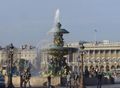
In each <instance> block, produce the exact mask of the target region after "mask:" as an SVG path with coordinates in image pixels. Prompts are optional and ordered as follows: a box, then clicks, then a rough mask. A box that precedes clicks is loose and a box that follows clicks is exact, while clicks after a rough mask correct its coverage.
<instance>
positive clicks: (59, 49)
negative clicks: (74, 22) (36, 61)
mask: <svg viewBox="0 0 120 88" xmlns="http://www.w3.org/2000/svg"><path fill="white" fill-rule="evenodd" d="M59 13H60V11H59V9H57V11H56V14H55V26H54V27H53V29H52V30H51V31H50V33H53V34H54V38H53V44H51V45H49V47H47V48H46V49H45V51H47V53H48V54H49V55H51V59H50V60H49V67H48V70H49V73H50V74H51V75H62V74H64V75H65V74H67V73H68V72H69V71H70V67H69V65H68V64H67V61H66V59H67V58H65V55H68V54H69V53H68V52H69V51H71V52H72V53H73V52H76V51H77V49H76V48H72V47H68V46H65V45H64V39H63V35H64V34H68V33H69V32H68V31H67V30H66V29H62V28H61V26H62V25H61V23H60V17H59Z"/></svg>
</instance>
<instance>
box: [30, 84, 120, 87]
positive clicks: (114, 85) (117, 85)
mask: <svg viewBox="0 0 120 88" xmlns="http://www.w3.org/2000/svg"><path fill="white" fill-rule="evenodd" d="M31 88H48V87H31ZM55 88H66V87H55ZM71 88H75V87H71ZM86 88H97V86H86ZM101 88H120V84H111V85H102V87H101Z"/></svg>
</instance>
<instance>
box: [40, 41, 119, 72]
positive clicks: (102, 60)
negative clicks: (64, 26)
mask: <svg viewBox="0 0 120 88" xmlns="http://www.w3.org/2000/svg"><path fill="white" fill-rule="evenodd" d="M79 43H80V42H74V43H68V44H66V45H65V46H66V47H67V46H69V47H74V48H77V49H78V51H77V52H75V53H71V51H68V55H66V58H67V62H68V64H69V66H70V67H71V70H72V71H79V69H78V68H80V65H81V57H80V54H81V50H80V49H79V47H80V45H79ZM84 47H85V48H84V51H83V52H84V55H83V59H84V67H88V69H89V70H91V69H94V70H96V69H97V70H102V71H112V70H114V69H119V68H120V42H110V41H109V40H104V41H102V42H84ZM49 59H50V56H49V55H48V54H47V53H46V52H41V67H42V69H45V70H47V67H48V61H49Z"/></svg>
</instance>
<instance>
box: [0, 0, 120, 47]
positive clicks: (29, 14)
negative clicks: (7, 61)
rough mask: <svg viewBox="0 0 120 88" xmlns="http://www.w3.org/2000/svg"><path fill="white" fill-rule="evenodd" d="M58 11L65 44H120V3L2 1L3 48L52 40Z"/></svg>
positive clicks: (0, 40)
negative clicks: (118, 42)
mask: <svg viewBox="0 0 120 88" xmlns="http://www.w3.org/2000/svg"><path fill="white" fill-rule="evenodd" d="M56 9H59V10H60V22H61V24H62V28H65V29H66V30H68V31H69V32H70V33H69V34H66V35H65V36H64V38H65V41H66V42H74V41H75V42H76V41H80V40H85V41H94V40H95V39H96V40H98V41H102V40H110V41H120V0H0V45H2V46H4V45H8V44H10V43H13V44H14V45H15V46H20V45H22V44H31V45H34V46H38V45H40V44H44V43H45V42H47V41H49V40H50V38H52V37H51V36H52V35H48V34H47V32H48V31H49V30H50V29H52V27H53V25H54V16H55V11H56ZM94 30H97V31H94ZM95 35H96V36H95Z"/></svg>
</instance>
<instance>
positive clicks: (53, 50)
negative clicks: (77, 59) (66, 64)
mask: <svg viewBox="0 0 120 88" xmlns="http://www.w3.org/2000/svg"><path fill="white" fill-rule="evenodd" d="M77 50H78V49H77V48H73V47H60V46H51V47H49V48H47V49H45V51H47V53H48V54H50V55H53V56H61V55H62V56H64V55H67V54H69V53H74V52H76V51H77Z"/></svg>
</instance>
